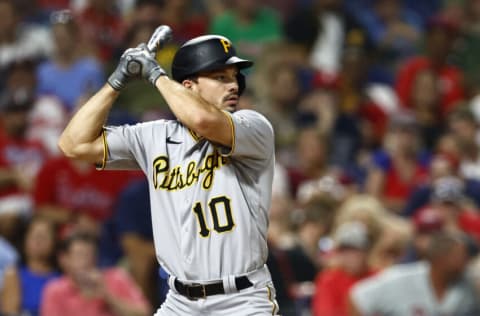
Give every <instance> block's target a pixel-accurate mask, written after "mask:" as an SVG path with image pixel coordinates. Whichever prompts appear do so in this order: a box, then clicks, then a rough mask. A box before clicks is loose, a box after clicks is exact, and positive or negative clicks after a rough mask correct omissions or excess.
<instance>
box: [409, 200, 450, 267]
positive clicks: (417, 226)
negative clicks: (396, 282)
mask: <svg viewBox="0 0 480 316" xmlns="http://www.w3.org/2000/svg"><path fill="white" fill-rule="evenodd" d="M444 224H445V223H444V220H443V218H442V216H441V215H440V213H439V212H438V210H436V209H435V208H431V207H427V208H425V209H424V210H422V211H421V212H418V213H417V214H416V216H414V217H413V226H414V235H413V238H412V240H411V243H410V245H409V247H408V249H407V251H406V253H405V257H404V258H402V262H405V263H408V262H415V261H419V260H425V259H426V256H427V249H428V245H429V244H430V242H431V241H432V236H433V235H434V234H436V233H437V232H439V231H441V230H442V229H443V228H444Z"/></svg>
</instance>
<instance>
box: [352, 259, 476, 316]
mask: <svg viewBox="0 0 480 316" xmlns="http://www.w3.org/2000/svg"><path fill="white" fill-rule="evenodd" d="M429 272H430V266H429V264H428V263H425V262H418V263H412V264H403V265H398V266H394V267H392V268H390V269H387V270H386V271H384V272H382V273H380V274H379V275H377V276H375V277H372V278H369V279H367V280H364V281H362V282H360V283H357V284H356V285H355V286H354V288H353V289H352V292H351V295H352V299H353V301H354V302H355V305H356V306H357V307H358V309H359V311H360V313H361V314H362V315H365V316H370V315H389V316H410V315H411V316H474V315H480V314H479V312H480V310H479V305H478V300H477V298H476V297H475V292H474V290H473V288H472V287H471V286H470V285H469V284H468V283H467V282H465V281H459V282H457V283H456V284H453V285H452V286H451V287H450V288H449V289H448V291H447V292H446V294H445V296H444V297H443V299H442V300H441V301H438V299H437V298H436V297H435V295H434V293H433V291H432V287H431V284H430V277H429Z"/></svg>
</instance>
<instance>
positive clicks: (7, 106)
mask: <svg viewBox="0 0 480 316" xmlns="http://www.w3.org/2000/svg"><path fill="white" fill-rule="evenodd" d="M33 102H34V98H33V95H32V94H31V93H30V91H28V90H27V89H16V90H14V91H6V92H4V93H3V94H2V95H1V96H0V112H22V111H29V110H30V109H31V108H32V107H33Z"/></svg>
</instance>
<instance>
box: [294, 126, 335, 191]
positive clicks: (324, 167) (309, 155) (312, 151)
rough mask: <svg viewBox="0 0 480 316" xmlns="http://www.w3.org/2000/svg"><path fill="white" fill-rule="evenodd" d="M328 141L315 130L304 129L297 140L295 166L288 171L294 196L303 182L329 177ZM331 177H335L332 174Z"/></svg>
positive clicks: (330, 171)
mask: <svg viewBox="0 0 480 316" xmlns="http://www.w3.org/2000/svg"><path fill="white" fill-rule="evenodd" d="M328 155H329V143H328V139H327V138H326V137H325V136H323V135H321V134H319V133H318V131H317V130H316V129H315V128H312V127H310V128H304V129H302V130H301V131H300V133H299V135H298V140H297V148H296V157H295V162H296V163H295V165H293V166H292V167H291V168H290V169H289V177H290V185H291V188H292V193H293V194H294V196H296V195H297V193H298V189H299V188H300V186H301V185H302V183H303V182H305V181H307V180H319V179H321V178H322V177H324V176H327V175H330V173H332V170H330V168H331V167H330V166H329V165H328ZM331 175H332V176H335V175H334V174H333V173H332V174H331Z"/></svg>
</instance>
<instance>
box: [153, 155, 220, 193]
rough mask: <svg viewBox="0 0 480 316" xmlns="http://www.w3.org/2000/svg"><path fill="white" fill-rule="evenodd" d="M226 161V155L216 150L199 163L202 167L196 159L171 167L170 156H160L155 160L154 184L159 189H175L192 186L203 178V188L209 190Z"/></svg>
mask: <svg viewBox="0 0 480 316" xmlns="http://www.w3.org/2000/svg"><path fill="white" fill-rule="evenodd" d="M226 162H227V159H226V158H225V157H222V156H220V155H219V154H218V152H214V153H213V154H210V155H208V156H206V157H205V158H204V159H203V161H201V162H200V163H199V164H200V165H201V166H200V167H198V166H197V162H196V161H190V162H188V163H187V164H186V167H182V166H175V167H173V168H171V169H170V165H169V159H168V156H158V157H157V158H155V160H154V161H153V185H154V186H155V189H157V190H158V189H161V190H168V191H175V190H182V189H184V188H187V187H190V186H191V185H192V184H194V183H197V182H198V181H200V179H201V181H202V188H203V189H205V190H208V189H210V188H211V187H212V184H213V178H214V176H215V170H216V169H218V168H220V167H221V166H223V165H224V164H226ZM202 176H203V177H202Z"/></svg>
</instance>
